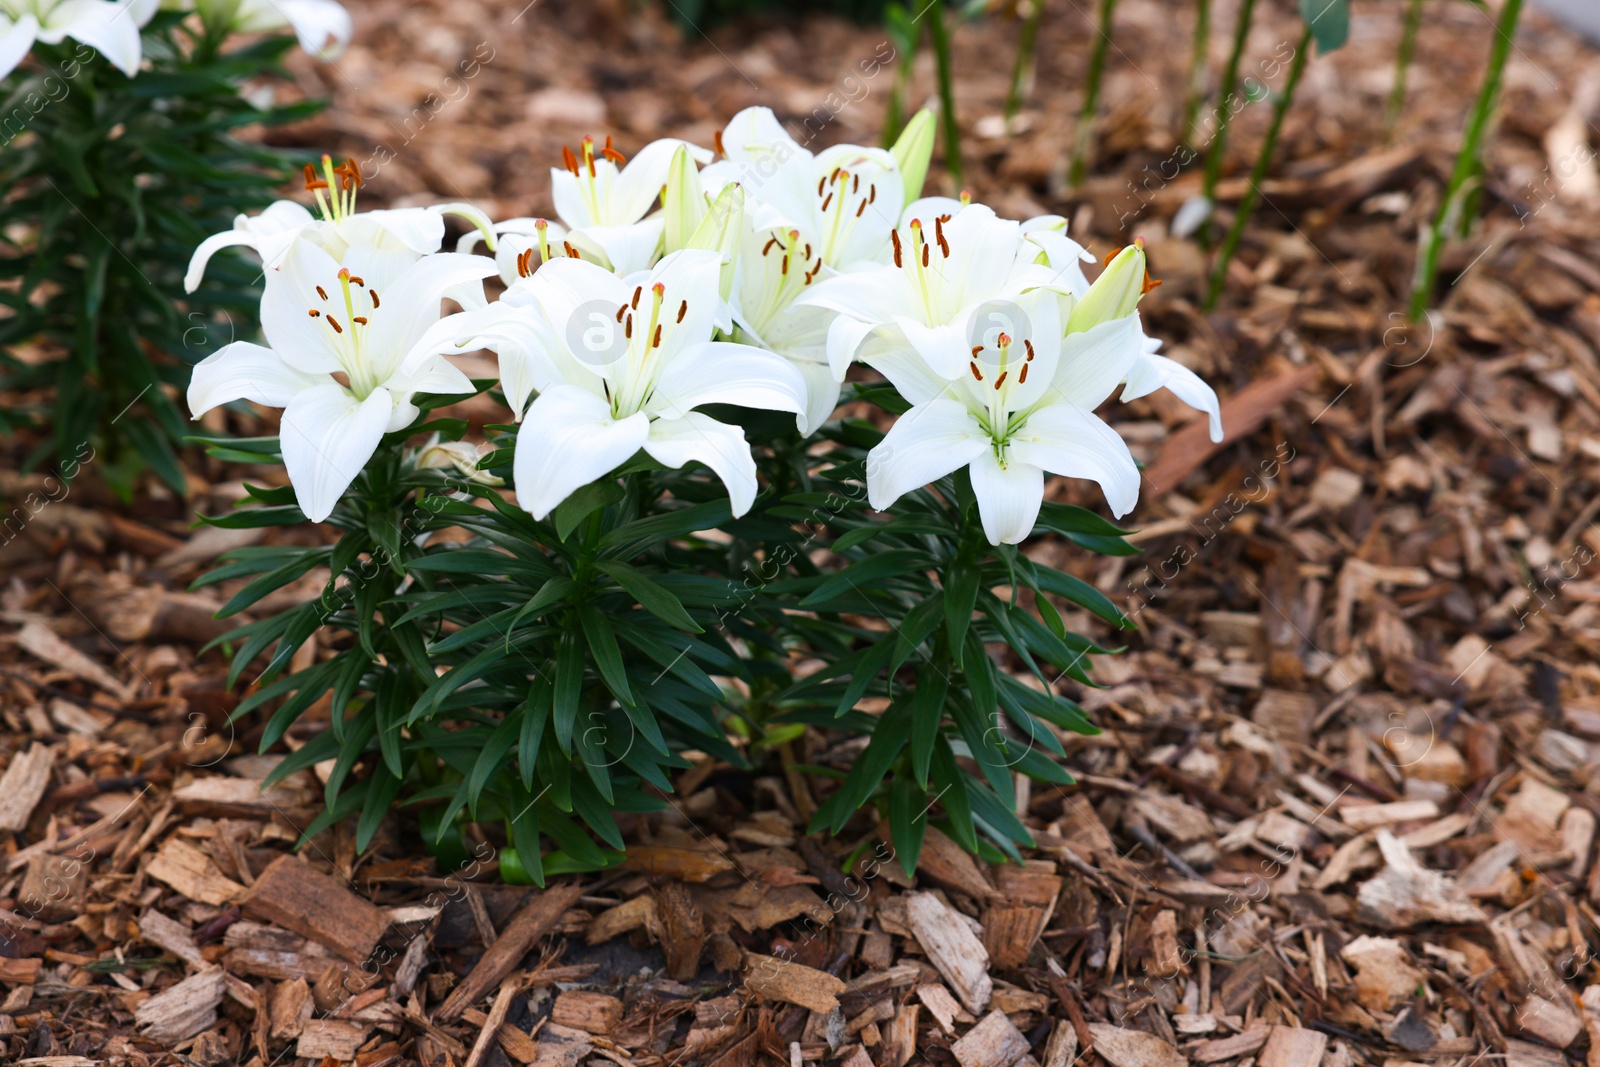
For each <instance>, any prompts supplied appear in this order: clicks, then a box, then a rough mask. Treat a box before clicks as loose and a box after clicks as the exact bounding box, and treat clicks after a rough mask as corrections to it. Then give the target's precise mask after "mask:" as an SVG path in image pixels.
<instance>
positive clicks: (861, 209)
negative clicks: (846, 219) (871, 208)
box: [856, 200, 867, 219]
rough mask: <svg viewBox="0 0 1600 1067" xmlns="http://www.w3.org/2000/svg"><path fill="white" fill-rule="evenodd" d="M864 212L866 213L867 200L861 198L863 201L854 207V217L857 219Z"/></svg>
mask: <svg viewBox="0 0 1600 1067" xmlns="http://www.w3.org/2000/svg"><path fill="white" fill-rule="evenodd" d="M866 213H867V202H866V201H865V200H863V201H861V206H860V207H858V208H856V218H858V219H859V218H860V217H861V216H862V215H865V214H866Z"/></svg>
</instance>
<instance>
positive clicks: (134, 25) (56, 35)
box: [0, 0, 160, 78]
mask: <svg viewBox="0 0 1600 1067" xmlns="http://www.w3.org/2000/svg"><path fill="white" fill-rule="evenodd" d="M159 7H160V0H123V2H121V3H113V2H112V0H0V78H4V77H5V76H6V75H8V74H10V73H11V72H12V71H13V70H15V69H16V68H17V65H18V64H19V63H21V62H22V60H23V59H24V58H25V57H26V56H27V54H28V53H29V52H30V51H32V49H33V45H34V42H35V41H39V42H42V43H44V44H60V43H61V42H62V41H64V40H66V39H67V38H68V37H71V38H72V39H73V40H74V41H79V42H81V43H83V44H86V45H88V46H89V47H90V48H93V49H94V50H95V51H97V52H99V53H100V54H101V55H103V56H105V57H106V59H108V60H110V62H111V64H112V66H114V67H116V68H117V69H118V70H120V71H122V73H124V74H126V75H127V76H128V77H130V78H131V77H133V76H134V75H136V74H138V73H139V60H140V58H141V55H142V53H141V49H140V42H139V27H140V26H143V25H144V24H145V23H146V22H149V21H150V19H151V18H152V17H153V16H154V15H155V13H156V11H157V10H158V9H159Z"/></svg>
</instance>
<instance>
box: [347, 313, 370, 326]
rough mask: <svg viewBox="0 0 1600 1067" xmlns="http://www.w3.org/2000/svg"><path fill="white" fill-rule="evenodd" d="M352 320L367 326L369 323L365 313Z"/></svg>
mask: <svg viewBox="0 0 1600 1067" xmlns="http://www.w3.org/2000/svg"><path fill="white" fill-rule="evenodd" d="M350 321H352V322H358V323H360V324H361V325H363V326H365V325H366V324H367V317H366V316H365V315H357V316H356V317H355V318H354V319H351V320H350Z"/></svg>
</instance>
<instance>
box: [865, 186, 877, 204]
mask: <svg viewBox="0 0 1600 1067" xmlns="http://www.w3.org/2000/svg"><path fill="white" fill-rule="evenodd" d="M877 202H878V183H877V182H873V183H872V184H871V185H869V186H867V203H869V204H875V203H877Z"/></svg>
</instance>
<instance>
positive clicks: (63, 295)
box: [0, 14, 316, 494]
mask: <svg viewBox="0 0 1600 1067" xmlns="http://www.w3.org/2000/svg"><path fill="white" fill-rule="evenodd" d="M293 43H294V39H293V38H292V37H287V36H284V37H276V38H269V39H266V40H261V41H258V42H256V43H254V44H252V45H249V46H247V47H243V48H239V49H236V50H232V51H222V50H221V44H220V41H217V40H213V39H212V38H211V37H209V36H206V35H204V34H202V33H201V32H200V31H199V30H198V29H197V28H196V27H194V26H192V25H191V24H188V23H182V22H180V20H179V18H178V16H176V15H172V14H161V15H158V16H157V17H156V19H155V20H154V21H153V22H151V23H150V25H148V26H147V27H145V30H144V54H145V58H146V60H147V66H146V68H145V69H144V70H143V71H141V72H140V74H139V76H138V77H137V78H134V79H131V80H130V79H128V78H127V77H125V76H124V75H123V74H122V73H121V72H120V71H118V70H117V69H116V68H114V67H113V66H111V64H110V63H108V62H107V61H106V60H105V59H104V58H102V57H100V56H99V55H97V54H95V53H94V52H93V50H92V49H89V48H88V47H87V46H83V45H79V44H78V43H77V42H74V41H71V40H68V41H66V42H64V43H63V44H61V45H58V46H55V47H47V46H42V45H41V46H37V47H36V48H35V52H34V56H35V61H29V62H24V64H23V66H22V67H21V68H19V69H18V70H17V71H16V72H14V73H13V74H12V75H11V76H10V77H9V78H7V79H6V80H5V81H3V82H0V138H3V139H4V141H5V145H4V149H3V151H0V189H3V190H5V195H4V197H3V198H0V279H3V281H4V283H5V284H3V285H0V301H3V302H4V305H5V307H6V308H7V309H9V312H10V314H8V315H7V316H5V317H4V318H0V389H4V390H6V391H7V392H8V393H15V392H16V391H25V390H34V389H38V390H43V391H53V397H54V400H53V405H52V406H51V407H49V408H48V409H47V408H46V407H45V406H44V405H43V404H41V405H40V406H39V407H38V408H34V409H26V410H21V411H17V410H12V411H7V412H0V432H8V431H13V430H15V429H16V428H17V427H18V426H19V425H21V424H35V425H43V424H46V423H50V424H53V435H52V440H51V441H50V442H48V443H46V444H45V445H44V446H43V447H42V448H41V449H40V451H39V453H38V454H37V455H35V456H34V457H32V461H33V462H43V461H45V460H47V459H50V458H51V457H52V456H53V455H55V456H62V457H65V456H72V455H74V454H76V453H77V452H78V450H79V449H81V448H82V447H83V446H84V445H85V443H88V442H93V443H94V444H95V446H96V450H97V452H98V453H99V454H100V455H102V456H105V457H107V458H106V460H105V461H104V463H103V465H102V466H101V467H100V475H101V476H102V477H104V478H106V479H107V481H108V482H110V484H112V485H113V487H115V488H117V489H118V490H119V491H121V492H123V493H125V494H126V493H127V492H128V491H129V490H130V488H131V484H132V481H133V478H134V477H135V476H136V475H137V473H138V471H139V470H140V469H141V468H142V467H145V466H148V467H151V468H153V469H154V470H155V472H156V473H157V474H159V475H160V476H161V477H162V479H163V480H165V481H166V482H168V483H169V484H171V485H172V486H173V487H174V488H177V489H180V490H181V489H182V488H183V476H182V473H181V471H180V470H179V468H178V463H177V459H176V455H175V453H174V450H173V445H174V443H175V442H177V441H178V440H180V439H181V438H182V436H183V434H184V433H185V432H186V424H187V423H188V415H187V412H185V411H184V410H182V408H181V402H175V401H174V399H173V398H172V397H170V396H168V395H167V393H166V391H165V390H163V389H162V388H161V386H162V384H163V383H166V384H170V385H174V386H177V387H178V388H179V390H180V396H181V389H182V387H183V386H185V385H186V384H187V382H188V379H189V370H188V368H189V366H190V365H191V364H193V363H196V362H198V361H199V360H201V359H203V358H204V357H205V356H207V355H209V354H210V353H211V352H214V351H215V350H216V349H217V348H218V347H220V346H221V345H223V344H226V343H227V342H229V341H231V340H234V339H235V337H234V335H235V333H236V332H237V333H238V334H241V335H246V336H247V335H248V334H249V333H250V332H251V330H252V329H253V321H254V317H255V314H256V305H257V303H258V301H259V296H260V292H259V284H258V281H259V278H260V273H261V271H260V268H259V266H258V265H256V264H254V263H247V262H246V260H245V259H244V258H241V257H238V256H234V255H223V256H219V257H218V258H216V259H215V260H213V262H212V264H211V267H210V270H209V271H208V274H207V279H206V285H205V287H204V289H203V290H202V291H201V292H200V293H197V294H195V296H194V297H193V298H189V299H187V300H184V301H182V302H181V303H175V300H177V299H179V298H181V297H182V294H183V284H182V281H183V274H184V270H185V268H186V266H187V265H188V262H189V257H190V255H191V254H192V253H193V252H194V249H195V246H196V245H198V244H199V243H200V241H201V240H203V239H204V238H205V237H207V236H209V235H210V234H212V233H215V232H216V231H218V230H224V229H227V228H229V227H230V226H231V225H232V224H233V219H234V216H235V215H236V214H238V213H239V212H241V211H248V212H253V211H256V210H259V209H260V208H261V207H263V206H264V205H266V204H267V203H269V202H271V200H272V199H273V195H272V194H273V190H274V189H275V188H276V187H277V186H279V185H281V184H282V183H283V182H284V181H285V180H286V179H287V178H288V177H289V176H290V174H291V172H292V167H293V165H294V162H295V160H294V159H292V158H291V157H290V156H289V155H288V154H287V153H285V152H283V151H280V150H276V149H272V148H267V147H264V146H261V145H256V144H249V143H246V142H243V141H241V140H239V139H238V137H237V136H236V132H237V131H238V130H239V129H240V128H241V127H244V126H260V125H265V126H271V125H277V124H281V123H285V122H290V121H294V120H297V119H301V118H304V117H306V116H307V115H309V114H311V113H313V112H314V111H315V110H316V105H314V104H295V105H289V106H284V107H273V108H269V109H267V110H261V109H258V108H257V107H255V106H254V105H253V104H251V103H250V102H249V101H248V100H246V99H245V98H244V97H243V96H242V95H241V93H240V89H241V86H242V84H243V83H244V82H245V81H246V80H248V79H252V78H258V77H260V76H262V75H266V74H270V73H273V72H274V71H276V70H277V63H278V60H279V58H280V57H281V56H282V55H283V53H284V51H285V50H286V49H287V48H289V47H290V46H291V45H292V44H293ZM236 323H237V326H236V325H235V324H236ZM33 344H37V345H41V346H42V348H43V350H44V353H45V354H46V355H47V356H49V357H50V358H48V359H47V360H46V361H44V362H36V361H23V360H21V359H19V358H18V357H17V353H16V350H17V348H18V346H21V345H33ZM41 395H51V393H50V392H44V393H41Z"/></svg>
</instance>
